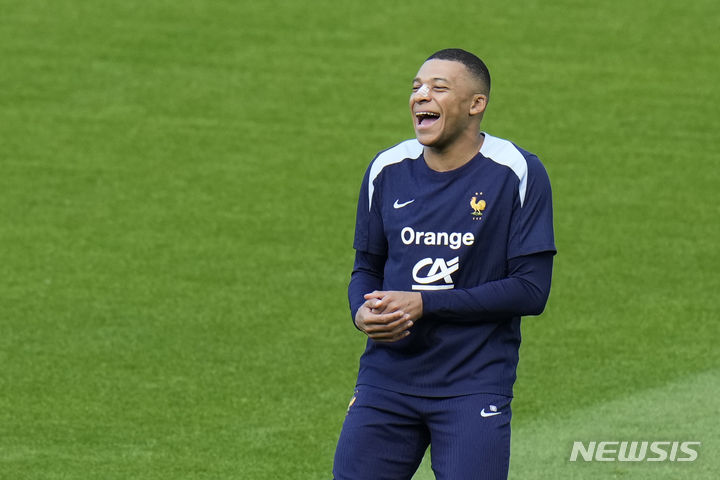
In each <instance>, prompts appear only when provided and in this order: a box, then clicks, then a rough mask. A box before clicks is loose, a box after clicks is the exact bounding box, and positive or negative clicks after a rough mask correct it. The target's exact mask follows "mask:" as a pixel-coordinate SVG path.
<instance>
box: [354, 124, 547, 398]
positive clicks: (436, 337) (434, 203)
mask: <svg viewBox="0 0 720 480" xmlns="http://www.w3.org/2000/svg"><path fill="white" fill-rule="evenodd" d="M354 247H355V249H356V250H358V251H360V252H367V253H370V254H372V255H376V256H381V257H384V258H385V262H384V267H383V272H382V289H383V290H403V291H417V292H420V293H422V296H423V307H424V313H423V317H422V318H421V319H418V320H417V321H416V322H415V325H414V326H413V327H412V328H411V329H410V335H409V336H408V337H406V338H404V339H402V340H400V341H397V342H394V343H380V342H375V341H373V340H370V339H368V343H367V347H366V350H365V353H364V354H363V356H362V358H361V360H360V371H359V375H358V384H367V385H373V386H376V387H381V388H386V389H389V390H393V391H398V392H401V393H407V394H411V395H423V396H453V395H464V394H471V393H495V394H501V395H508V396H511V395H512V386H513V383H514V382H515V370H516V367H517V362H518V349H519V346H520V317H519V315H517V314H515V313H512V312H500V313H496V314H490V313H492V312H485V313H479V312H467V311H462V312H461V313H455V314H454V313H453V312H452V308H450V309H448V308H447V305H448V304H452V299H453V298H454V297H451V295H452V294H453V292H455V293H457V292H458V290H467V289H472V288H473V287H478V286H480V285H483V284H486V283H487V282H493V281H497V280H501V279H503V278H505V277H507V276H508V264H509V262H510V261H512V260H513V259H515V258H518V257H523V256H527V255H532V254H535V253H539V252H555V244H554V236H553V224H552V199H551V191H550V182H549V179H548V176H547V173H546V171H545V169H544V167H543V165H542V164H541V163H540V160H539V159H538V158H537V157H536V156H535V155H533V154H531V153H529V152H527V151H525V150H523V149H521V148H519V147H517V146H516V145H514V144H513V143H511V142H509V141H507V140H503V139H500V138H496V137H492V136H490V135H488V134H485V140H484V142H483V145H482V147H481V149H480V152H479V153H478V154H477V155H476V156H475V157H473V158H472V159H471V160H470V161H469V162H467V163H466V164H464V165H463V166H461V167H459V168H457V169H455V170H451V171H448V172H437V171H435V170H432V169H430V168H429V167H428V166H427V164H426V163H425V161H424V158H423V146H422V145H421V144H420V143H419V142H418V141H417V140H415V139H413V140H407V141H405V142H403V143H400V144H398V145H396V146H394V147H392V148H390V149H388V150H385V151H383V152H381V153H379V154H378V155H377V156H376V157H375V159H374V160H373V162H372V163H371V164H370V167H369V168H368V170H367V172H366V174H365V178H364V180H363V184H362V188H361V193H360V200H359V202H358V213H357V223H356V229H355V241H354ZM434 305H443V307H444V308H443V309H435V308H434V307H433V306H434Z"/></svg>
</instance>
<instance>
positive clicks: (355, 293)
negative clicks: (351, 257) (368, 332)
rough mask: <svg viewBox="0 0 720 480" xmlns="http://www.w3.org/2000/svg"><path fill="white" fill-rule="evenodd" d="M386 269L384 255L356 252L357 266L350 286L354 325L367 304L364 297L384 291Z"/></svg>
mask: <svg viewBox="0 0 720 480" xmlns="http://www.w3.org/2000/svg"><path fill="white" fill-rule="evenodd" d="M384 268H385V256H384V255H374V254H372V253H367V252H363V251H361V250H357V251H356V252H355V265H354V267H353V272H352V275H351V277H350V284H349V285H348V299H349V300H350V313H351V315H352V319H353V323H355V314H356V313H357V311H358V310H359V309H360V307H361V306H362V304H363V303H365V298H364V297H363V296H364V295H365V294H366V293H369V292H372V291H375V290H382V286H383V270H384Z"/></svg>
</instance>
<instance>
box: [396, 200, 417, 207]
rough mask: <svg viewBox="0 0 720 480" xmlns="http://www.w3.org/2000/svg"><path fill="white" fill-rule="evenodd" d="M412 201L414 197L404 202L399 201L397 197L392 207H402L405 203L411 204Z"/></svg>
mask: <svg viewBox="0 0 720 480" xmlns="http://www.w3.org/2000/svg"><path fill="white" fill-rule="evenodd" d="M414 201H415V199H414V198H413V199H412V200H410V201H407V202H404V203H400V199H399V198H398V199H397V200H395V203H393V208H403V207H404V206H406V205H410V204H411V203H412V202H414Z"/></svg>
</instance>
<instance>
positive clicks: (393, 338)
mask: <svg viewBox="0 0 720 480" xmlns="http://www.w3.org/2000/svg"><path fill="white" fill-rule="evenodd" d="M408 335H410V331H409V330H404V331H402V332H399V333H397V334H395V335H372V336H370V335H368V336H369V337H370V338H371V339H372V340H373V341H374V342H380V343H392V342H397V341H398V340H402V339H403V338H405V337H407V336H408Z"/></svg>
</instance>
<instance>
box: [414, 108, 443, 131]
mask: <svg viewBox="0 0 720 480" xmlns="http://www.w3.org/2000/svg"><path fill="white" fill-rule="evenodd" d="M415 118H416V119H417V124H418V126H421V125H422V126H423V127H427V126H430V125H432V124H433V123H435V122H436V121H437V119H438V118H440V114H439V113H435V112H415Z"/></svg>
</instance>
